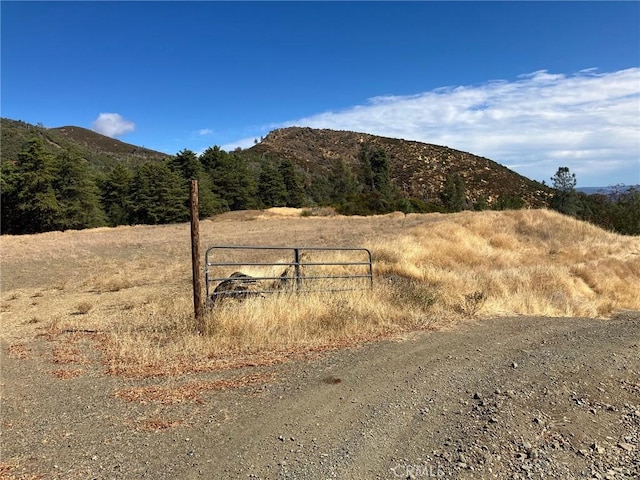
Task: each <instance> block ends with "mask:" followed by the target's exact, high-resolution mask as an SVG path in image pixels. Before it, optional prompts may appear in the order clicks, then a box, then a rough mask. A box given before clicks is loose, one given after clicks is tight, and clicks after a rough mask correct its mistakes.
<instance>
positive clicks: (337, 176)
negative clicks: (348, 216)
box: [329, 159, 358, 204]
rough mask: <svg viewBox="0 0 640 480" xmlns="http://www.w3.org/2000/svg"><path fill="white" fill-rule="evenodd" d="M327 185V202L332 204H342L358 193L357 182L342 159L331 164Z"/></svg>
mask: <svg viewBox="0 0 640 480" xmlns="http://www.w3.org/2000/svg"><path fill="white" fill-rule="evenodd" d="M329 184H330V185H331V195H330V199H329V201H330V202H331V203H333V204H340V203H344V202H345V201H346V200H347V198H349V197H350V196H352V195H355V194H356V193H358V181H357V179H356V177H355V175H354V174H353V172H352V171H351V168H350V167H349V165H347V162H345V161H344V159H340V160H338V161H336V162H333V164H332V165H331V171H330V172H329Z"/></svg>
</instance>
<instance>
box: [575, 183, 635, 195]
mask: <svg viewBox="0 0 640 480" xmlns="http://www.w3.org/2000/svg"><path fill="white" fill-rule="evenodd" d="M631 189H635V190H640V185H609V186H608V187H578V188H576V190H577V191H578V192H582V193H585V194H587V195H594V194H596V193H599V194H602V195H611V194H615V193H626V192H628V191H629V190H631Z"/></svg>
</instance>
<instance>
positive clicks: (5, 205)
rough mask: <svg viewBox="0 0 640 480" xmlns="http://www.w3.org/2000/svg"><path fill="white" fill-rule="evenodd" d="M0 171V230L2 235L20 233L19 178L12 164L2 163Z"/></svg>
mask: <svg viewBox="0 0 640 480" xmlns="http://www.w3.org/2000/svg"><path fill="white" fill-rule="evenodd" d="M0 169H1V173H0V212H1V215H2V216H1V218H0V228H2V233H3V234H15V233H20V231H19V229H18V226H19V224H18V223H19V219H18V216H17V213H18V183H19V180H20V177H19V175H18V172H17V169H16V166H15V165H14V163H13V162H7V161H5V162H2V164H0Z"/></svg>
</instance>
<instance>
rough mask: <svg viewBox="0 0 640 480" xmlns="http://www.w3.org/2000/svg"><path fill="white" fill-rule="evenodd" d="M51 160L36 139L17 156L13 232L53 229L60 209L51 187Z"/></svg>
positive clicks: (56, 224)
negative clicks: (14, 230) (14, 229)
mask: <svg viewBox="0 0 640 480" xmlns="http://www.w3.org/2000/svg"><path fill="white" fill-rule="evenodd" d="M55 166H56V165H55V159H54V158H53V157H52V156H51V155H49V154H48V153H46V152H45V150H44V146H43V145H42V142H41V141H40V140H39V139H35V140H31V141H29V142H28V143H27V145H26V146H25V148H24V149H23V150H22V152H21V153H19V154H18V162H17V167H16V176H17V178H16V179H15V180H16V216H15V218H16V222H15V228H16V233H39V232H47V231H50V230H56V229H57V228H59V227H60V223H61V213H62V212H61V208H60V204H59V203H58V199H57V198H56V193H55V190H54V188H53V184H54V180H55Z"/></svg>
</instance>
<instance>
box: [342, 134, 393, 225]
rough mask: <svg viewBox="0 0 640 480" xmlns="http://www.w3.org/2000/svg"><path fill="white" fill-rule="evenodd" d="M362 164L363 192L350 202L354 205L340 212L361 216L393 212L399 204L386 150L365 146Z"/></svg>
mask: <svg viewBox="0 0 640 480" xmlns="http://www.w3.org/2000/svg"><path fill="white" fill-rule="evenodd" d="M360 164H361V172H362V183H363V186H364V188H363V192H362V193H361V194H360V195H356V196H352V198H351V199H350V200H349V201H350V202H352V203H354V205H351V206H347V205H345V206H343V207H344V208H341V209H340V210H341V211H349V212H351V211H352V212H355V213H356V214H360V215H368V214H370V213H387V212H391V211H393V210H394V209H395V208H396V206H397V204H398V195H397V193H396V191H395V189H394V188H393V185H392V184H391V168H390V165H389V159H388V158H387V153H386V152H385V150H384V149H382V148H377V149H372V148H371V147H370V146H369V145H367V144H363V145H362V147H361V149H360ZM358 197H359V198H358Z"/></svg>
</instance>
